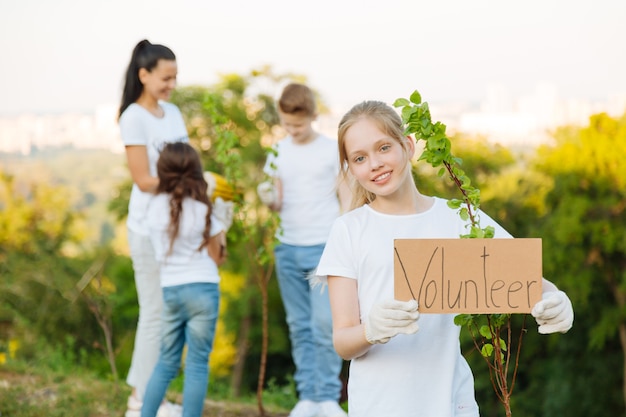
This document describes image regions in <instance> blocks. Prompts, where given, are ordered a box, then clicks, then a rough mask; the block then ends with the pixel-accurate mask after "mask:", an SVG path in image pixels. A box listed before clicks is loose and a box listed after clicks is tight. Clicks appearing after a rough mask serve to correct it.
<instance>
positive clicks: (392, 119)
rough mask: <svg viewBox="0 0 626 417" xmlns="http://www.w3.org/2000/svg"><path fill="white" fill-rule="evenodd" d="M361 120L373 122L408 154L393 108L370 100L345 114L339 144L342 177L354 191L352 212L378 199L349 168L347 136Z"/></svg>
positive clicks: (396, 114)
mask: <svg viewBox="0 0 626 417" xmlns="http://www.w3.org/2000/svg"><path fill="white" fill-rule="evenodd" d="M360 119H370V120H372V121H373V122H374V123H376V125H377V126H378V128H379V129H380V130H381V131H382V132H383V133H384V134H385V135H388V136H389V137H390V138H393V139H395V140H396V141H397V142H398V143H399V144H400V145H401V146H402V147H403V148H404V149H405V150H406V151H407V152H408V149H407V143H406V135H405V134H404V126H403V124H402V119H401V118H400V116H399V115H398V113H396V111H395V110H394V109H393V107H391V106H389V105H387V104H386V103H384V102H382V101H376V100H368V101H363V102H361V103H359V104H357V105H355V106H354V107H352V108H351V109H350V110H349V111H348V112H347V113H346V114H344V116H343V117H342V118H341V121H340V122H339V128H338V132H337V142H338V146H339V163H340V165H341V175H342V176H343V179H344V180H345V181H346V183H347V184H348V185H349V186H350V189H351V191H352V202H351V204H350V210H352V209H355V208H357V207H360V206H362V205H363V204H369V203H371V202H372V201H374V200H375V199H376V195H375V194H374V193H371V192H369V191H367V190H366V189H365V188H363V187H362V186H361V185H360V184H359V183H358V182H357V181H356V180H355V179H354V178H353V177H352V175H351V174H350V171H349V168H348V155H347V153H346V146H345V136H346V133H347V132H348V129H350V128H351V127H352V126H353V125H354V124H355V123H356V122H357V121H359V120H360ZM410 140H412V139H410Z"/></svg>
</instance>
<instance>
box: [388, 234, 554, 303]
mask: <svg viewBox="0 0 626 417" xmlns="http://www.w3.org/2000/svg"><path fill="white" fill-rule="evenodd" d="M542 276H543V275H542V266H541V239H396V240H394V285H395V298H396V299H397V300H402V301H408V300H411V299H415V300H417V302H418V305H419V307H418V309H419V311H420V312H421V313H456V314H461V313H463V314H474V313H482V314H492V313H530V311H531V310H532V308H533V306H534V305H535V303H536V302H537V301H539V300H541V292H542V288H541V287H542V285H541V284H542Z"/></svg>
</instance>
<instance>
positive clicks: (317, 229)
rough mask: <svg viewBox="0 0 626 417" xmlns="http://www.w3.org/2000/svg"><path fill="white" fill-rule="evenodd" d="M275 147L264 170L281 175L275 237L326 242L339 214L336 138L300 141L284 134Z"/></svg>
mask: <svg viewBox="0 0 626 417" xmlns="http://www.w3.org/2000/svg"><path fill="white" fill-rule="evenodd" d="M275 149H276V151H277V155H276V156H274V155H273V154H270V155H269V156H268V158H267V161H266V163H265V168H264V171H265V172H266V173H267V174H268V175H270V176H272V177H278V178H280V181H281V183H282V185H283V202H282V208H281V211H280V230H279V231H278V233H277V235H276V237H277V238H278V240H279V241H281V242H282V243H286V244H289V245H296V246H311V245H319V244H322V243H324V242H326V239H327V238H328V233H329V232H330V227H331V226H332V224H333V221H334V220H335V219H336V218H337V217H338V216H339V214H340V206H339V199H338V197H337V176H338V175H339V155H338V151H337V141H336V140H333V139H330V138H328V137H326V136H324V135H318V136H317V137H316V138H315V139H314V140H313V141H311V142H310V143H306V144H304V145H300V144H297V143H294V142H293V138H292V137H291V136H287V137H286V138H284V139H282V140H281V141H280V142H278V143H277V144H276V145H275Z"/></svg>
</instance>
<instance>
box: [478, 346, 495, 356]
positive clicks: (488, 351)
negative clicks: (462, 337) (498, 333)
mask: <svg viewBox="0 0 626 417" xmlns="http://www.w3.org/2000/svg"><path fill="white" fill-rule="evenodd" d="M480 353H481V354H482V355H483V356H484V357H485V358H488V357H490V356H491V355H492V354H493V346H492V345H491V343H485V344H484V345H483V347H482V349H481V350H480Z"/></svg>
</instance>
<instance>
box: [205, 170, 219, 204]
mask: <svg viewBox="0 0 626 417" xmlns="http://www.w3.org/2000/svg"><path fill="white" fill-rule="evenodd" d="M202 176H203V177H204V180H205V181H206V183H207V185H208V187H207V189H206V194H207V195H208V196H209V198H211V197H213V193H214V192H215V188H216V187H217V180H216V179H215V177H214V176H213V174H212V173H211V172H209V171H204V172H203V173H202Z"/></svg>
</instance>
